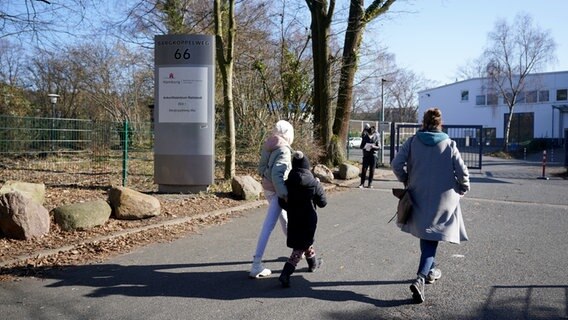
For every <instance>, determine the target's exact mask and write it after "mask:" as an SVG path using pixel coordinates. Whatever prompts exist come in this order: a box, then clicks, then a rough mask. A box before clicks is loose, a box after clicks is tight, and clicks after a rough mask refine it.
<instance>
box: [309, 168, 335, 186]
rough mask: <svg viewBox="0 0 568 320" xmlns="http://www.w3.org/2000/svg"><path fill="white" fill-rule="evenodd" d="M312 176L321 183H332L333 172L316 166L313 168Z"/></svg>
mask: <svg viewBox="0 0 568 320" xmlns="http://www.w3.org/2000/svg"><path fill="white" fill-rule="evenodd" d="M313 172H314V176H315V177H316V178H318V179H319V180H320V181H321V182H325V183H333V179H334V177H333V171H332V170H331V169H329V168H328V167H326V166H324V165H323V164H317V165H316V166H315V167H314V170H313Z"/></svg>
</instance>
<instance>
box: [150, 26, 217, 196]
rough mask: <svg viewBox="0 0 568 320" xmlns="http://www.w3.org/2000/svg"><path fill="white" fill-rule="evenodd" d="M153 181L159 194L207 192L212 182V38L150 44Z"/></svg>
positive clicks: (180, 37)
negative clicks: (152, 47)
mask: <svg viewBox="0 0 568 320" xmlns="http://www.w3.org/2000/svg"><path fill="white" fill-rule="evenodd" d="M154 46H155V48H154V79H155V85H154V88H155V89H154V104H155V106H154V182H155V183H156V184H158V190H159V192H165V193H195V192H199V191H204V190H207V187H208V186H209V185H211V184H212V183H213V181H214V177H215V171H214V170H215V153H214V151H215V148H214V142H215V122H214V121H215V38H214V36H206V35H161V36H156V37H155V39H154Z"/></svg>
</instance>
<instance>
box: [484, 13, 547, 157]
mask: <svg viewBox="0 0 568 320" xmlns="http://www.w3.org/2000/svg"><path fill="white" fill-rule="evenodd" d="M488 39H489V46H488V47H487V49H485V51H484V53H483V54H482V60H481V61H482V62H483V66H485V68H486V69H485V72H486V77H487V82H488V84H487V88H488V89H487V90H488V91H489V92H491V93H495V94H496V95H497V96H499V97H501V98H502V99H503V101H504V103H505V104H506V105H507V107H508V109H509V116H508V118H507V119H506V125H505V137H504V142H503V150H504V151H508V144H509V133H510V129H511V120H512V119H513V113H514V109H515V105H516V103H517V98H518V97H519V95H521V94H522V93H523V91H524V90H525V85H526V80H527V76H528V75H529V74H530V73H533V72H536V71H539V70H540V69H541V68H544V67H545V66H546V65H547V64H548V63H549V62H551V61H552V60H553V59H554V58H555V55H554V54H555V53H554V52H555V50H556V44H555V42H554V40H553V39H552V38H551V36H550V33H549V32H548V31H545V30H541V29H540V28H539V27H538V26H536V25H534V24H533V21H532V18H531V17H530V16H529V15H526V14H524V15H517V16H516V17H515V20H514V22H513V24H512V25H509V24H507V22H506V21H505V20H500V21H498V22H497V23H496V24H495V28H494V30H493V31H492V32H491V33H489V36H488Z"/></svg>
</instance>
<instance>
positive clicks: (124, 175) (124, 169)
mask: <svg viewBox="0 0 568 320" xmlns="http://www.w3.org/2000/svg"><path fill="white" fill-rule="evenodd" d="M122 128H123V132H124V133H123V137H122V139H123V141H124V144H123V146H122V186H123V187H126V178H127V177H128V120H124V122H123V126H122Z"/></svg>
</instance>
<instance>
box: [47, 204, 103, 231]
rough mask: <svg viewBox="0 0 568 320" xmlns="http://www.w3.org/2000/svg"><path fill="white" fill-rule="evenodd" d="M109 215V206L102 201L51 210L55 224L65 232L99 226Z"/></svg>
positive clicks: (69, 205)
mask: <svg viewBox="0 0 568 320" xmlns="http://www.w3.org/2000/svg"><path fill="white" fill-rule="evenodd" d="M110 213H111V208H110V205H109V204H108V203H107V202H106V201H104V200H94V201H88V202H81V203H73V204H68V205H64V206H61V207H57V208H55V209H53V216H54V218H55V223H57V225H59V226H60V227H61V229H63V230H65V231H70V230H88V229H91V228H93V227H96V226H101V225H103V224H105V223H106V222H107V221H108V219H109V218H110Z"/></svg>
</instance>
